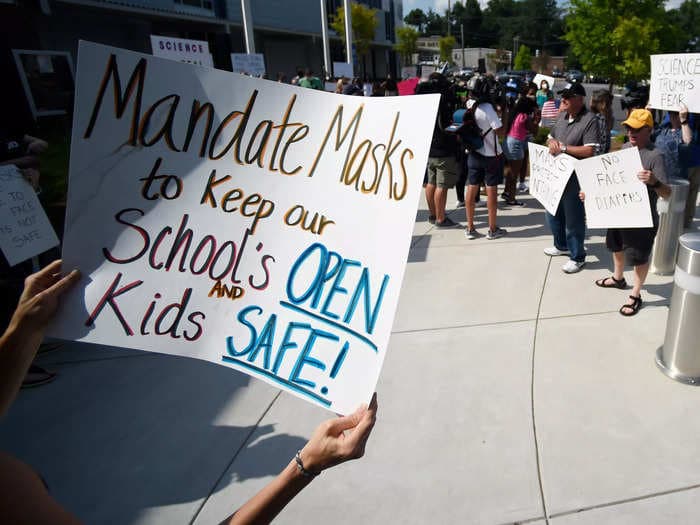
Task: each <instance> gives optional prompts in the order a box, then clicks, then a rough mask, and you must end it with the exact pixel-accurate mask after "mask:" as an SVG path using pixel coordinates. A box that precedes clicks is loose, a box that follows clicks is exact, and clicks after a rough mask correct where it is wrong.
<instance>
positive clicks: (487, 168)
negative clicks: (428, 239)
mask: <svg viewBox="0 0 700 525" xmlns="http://www.w3.org/2000/svg"><path fill="white" fill-rule="evenodd" d="M467 88H468V90H469V100H468V101H467V110H468V111H470V110H473V112H474V119H475V121H476V124H477V125H478V127H479V129H480V130H481V138H482V140H483V145H482V146H481V147H480V148H476V149H474V150H473V151H470V152H469V157H468V159H467V166H468V174H467V184H468V186H467V196H466V209H467V230H466V232H465V235H466V236H467V239H476V238H478V237H479V236H480V235H479V233H478V232H477V231H476V228H475V227H474V209H475V203H474V198H475V197H476V195H477V193H478V192H479V186H480V185H481V184H484V183H485V184H486V206H487V208H488V223H489V231H488V234H487V238H488V239H498V238H499V237H502V236H503V235H505V234H506V231H505V230H504V229H503V228H499V227H498V225H497V224H496V210H497V206H498V197H497V195H498V185H499V184H500V183H501V182H502V181H503V163H502V158H503V151H502V150H501V144H500V140H499V139H500V137H502V136H503V123H502V122H501V119H500V118H499V116H498V113H496V109H495V108H494V106H493V104H492V98H493V97H494V96H495V95H496V90H494V86H493V82H492V81H489V79H488V78H486V77H482V76H474V77H472V78H471V79H469V82H468V83H467Z"/></svg>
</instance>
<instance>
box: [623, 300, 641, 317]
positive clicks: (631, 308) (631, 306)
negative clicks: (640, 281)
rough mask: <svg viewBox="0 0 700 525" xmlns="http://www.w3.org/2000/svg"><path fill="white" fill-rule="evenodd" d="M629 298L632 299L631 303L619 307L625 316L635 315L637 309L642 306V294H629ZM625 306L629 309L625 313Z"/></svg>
mask: <svg viewBox="0 0 700 525" xmlns="http://www.w3.org/2000/svg"><path fill="white" fill-rule="evenodd" d="M630 299H632V301H633V302H632V304H623V305H622V306H621V307H620V314H622V315H624V316H625V317H632V316H633V315H635V314H636V313H637V312H638V311H639V309H640V308H641V307H642V296H641V295H640V296H638V297H635V296H634V295H630ZM625 308H628V309H629V311H627V313H625Z"/></svg>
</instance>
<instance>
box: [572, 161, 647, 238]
mask: <svg viewBox="0 0 700 525" xmlns="http://www.w3.org/2000/svg"><path fill="white" fill-rule="evenodd" d="M640 171H642V160H641V159H640V157H639V150H638V149H637V148H626V149H623V150H620V151H614V152H612V153H607V154H605V155H600V156H597V157H591V158H588V159H584V160H579V161H576V176H577V177H578V181H579V184H580V185H581V191H582V192H584V193H585V194H586V200H585V201H584V206H585V208H586V223H587V225H588V227H589V228H651V227H652V225H653V224H652V219H651V207H650V206H649V194H648V192H647V187H646V185H645V184H644V183H643V182H642V181H640V180H639V179H638V178H637V174H638V173H639V172H640Z"/></svg>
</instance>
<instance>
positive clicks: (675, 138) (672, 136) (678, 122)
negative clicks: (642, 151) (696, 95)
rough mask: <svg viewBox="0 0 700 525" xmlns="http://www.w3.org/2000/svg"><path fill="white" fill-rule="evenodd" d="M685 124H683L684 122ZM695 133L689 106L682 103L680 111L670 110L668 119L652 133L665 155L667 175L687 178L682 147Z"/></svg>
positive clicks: (690, 140) (658, 147)
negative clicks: (692, 127)
mask: <svg viewBox="0 0 700 525" xmlns="http://www.w3.org/2000/svg"><path fill="white" fill-rule="evenodd" d="M683 122H684V123H685V124H682V123H683ZM692 140H693V133H692V130H691V129H690V126H689V124H688V108H687V107H686V106H685V105H684V104H681V106H680V108H679V111H669V112H668V114H667V116H666V119H665V120H664V122H662V123H661V125H660V126H659V127H658V128H656V129H655V130H654V132H653V133H652V141H653V142H654V144H655V146H656V149H658V150H659V151H660V152H661V153H662V154H663V156H664V161H665V163H666V175H667V176H668V177H669V179H671V178H679V177H680V178H683V179H685V178H687V175H688V174H687V168H688V167H687V165H686V164H685V162H684V161H685V159H681V158H680V154H679V153H680V148H681V147H682V146H683V144H690V143H691V142H692Z"/></svg>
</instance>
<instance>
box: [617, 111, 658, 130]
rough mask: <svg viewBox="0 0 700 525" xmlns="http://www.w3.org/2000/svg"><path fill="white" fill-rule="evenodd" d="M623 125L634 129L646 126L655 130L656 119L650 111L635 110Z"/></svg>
mask: <svg viewBox="0 0 700 525" xmlns="http://www.w3.org/2000/svg"><path fill="white" fill-rule="evenodd" d="M622 125H623V126H628V127H630V128H634V129H639V128H643V127H644V126H647V127H650V128H653V127H654V117H652V116H651V112H650V111H649V110H648V109H634V110H632V112H631V113H630V115H629V117H627V120H625V121H624V122H623V123H622Z"/></svg>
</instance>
